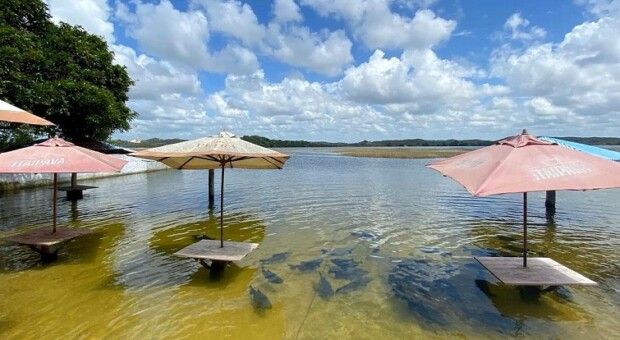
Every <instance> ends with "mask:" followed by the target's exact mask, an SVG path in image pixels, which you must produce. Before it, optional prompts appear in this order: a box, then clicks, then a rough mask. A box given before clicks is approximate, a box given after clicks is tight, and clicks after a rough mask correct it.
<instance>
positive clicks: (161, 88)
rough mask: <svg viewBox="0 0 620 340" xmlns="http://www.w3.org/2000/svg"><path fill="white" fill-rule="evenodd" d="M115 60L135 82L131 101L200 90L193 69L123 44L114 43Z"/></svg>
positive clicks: (194, 93)
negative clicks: (177, 65)
mask: <svg viewBox="0 0 620 340" xmlns="http://www.w3.org/2000/svg"><path fill="white" fill-rule="evenodd" d="M112 50H113V51H114V54H115V62H116V63H118V64H121V65H124V66H125V67H126V68H127V72H128V73H129V76H130V77H131V79H133V80H134V82H135V84H134V86H132V87H131V90H130V93H129V94H130V97H131V98H132V100H142V99H158V98H160V97H161V95H165V94H186V95H187V94H189V95H196V94H199V93H201V92H202V88H201V84H200V81H199V80H198V77H197V75H196V72H194V71H191V70H189V69H182V68H178V67H175V66H174V65H172V64H170V63H168V62H166V61H157V60H155V59H153V58H151V57H149V56H147V55H144V54H140V55H138V54H136V52H135V51H134V50H133V49H132V48H129V47H127V46H121V45H114V46H113V47H112Z"/></svg>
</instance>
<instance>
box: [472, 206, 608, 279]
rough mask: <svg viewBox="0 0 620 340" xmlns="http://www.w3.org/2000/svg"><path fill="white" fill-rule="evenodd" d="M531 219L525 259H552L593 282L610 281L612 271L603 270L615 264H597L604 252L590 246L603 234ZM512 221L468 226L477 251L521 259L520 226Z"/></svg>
mask: <svg viewBox="0 0 620 340" xmlns="http://www.w3.org/2000/svg"><path fill="white" fill-rule="evenodd" d="M533 220H534V222H532V223H530V224H529V225H528V256H530V257H549V258H552V259H553V260H555V261H557V262H559V263H561V264H563V265H565V266H567V267H569V268H571V269H572V270H575V271H577V272H578V273H580V274H582V275H585V276H586V277H590V278H592V279H595V280H596V279H607V278H613V271H606V270H603V269H605V268H608V267H609V266H612V267H613V266H617V264H614V263H611V264H609V263H607V264H604V263H601V262H600V260H599V259H601V258H605V257H606V256H605V250H604V249H602V248H599V247H596V246H593V239H601V240H604V238H605V236H604V235H592V234H588V233H587V232H585V231H571V230H563V228H564V227H565V226H558V225H557V223H556V220H555V219H554V218H550V217H549V216H546V218H545V219H543V218H542V217H539V218H533ZM513 222H514V223H510V222H501V223H498V222H497V221H495V222H494V221H476V222H475V223H472V224H471V235H472V237H473V239H474V240H475V241H474V242H473V244H474V245H475V246H477V247H479V248H481V249H493V250H495V251H496V252H497V253H498V254H497V255H498V256H509V257H510V256H515V257H521V256H523V226H522V225H520V224H519V223H518V221H513ZM595 241H596V240H595ZM497 255H496V256H497ZM617 268H618V269H620V267H617Z"/></svg>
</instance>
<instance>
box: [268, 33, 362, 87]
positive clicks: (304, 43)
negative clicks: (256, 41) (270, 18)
mask: <svg viewBox="0 0 620 340" xmlns="http://www.w3.org/2000/svg"><path fill="white" fill-rule="evenodd" d="M268 35H269V38H268V45H269V46H270V53H271V54H272V55H273V56H274V57H275V58H277V59H278V60H280V61H282V62H285V63H287V64H289V65H293V66H298V67H303V68H306V69H310V70H313V71H315V72H318V73H321V74H324V75H328V76H335V75H337V74H339V73H340V72H341V71H342V69H343V68H344V67H345V66H347V65H349V64H350V63H351V62H352V61H353V57H352V56H351V46H352V43H351V41H350V40H349V39H348V38H347V37H346V35H345V34H344V32H343V31H335V32H328V31H323V32H321V33H313V32H310V30H309V29H308V28H306V27H300V26H287V27H282V26H280V25H279V24H271V25H269V33H268Z"/></svg>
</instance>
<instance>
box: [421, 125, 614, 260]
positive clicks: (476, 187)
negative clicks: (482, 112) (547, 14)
mask: <svg viewBox="0 0 620 340" xmlns="http://www.w3.org/2000/svg"><path fill="white" fill-rule="evenodd" d="M427 166H428V167H429V168H431V169H435V170H437V171H439V172H440V173H441V174H443V175H444V176H448V177H450V178H452V179H454V180H455V181H457V182H459V183H460V184H461V185H463V186H464V187H465V189H467V191H469V192H470V193H471V194H472V195H474V196H490V195H497V194H508V193H519V192H522V193H523V266H524V267H527V193H528V192H530V191H547V190H593V189H608V188H618V187H620V163H618V162H613V161H610V160H606V159H603V158H600V157H596V156H592V155H590V154H587V153H584V152H580V151H575V150H572V149H568V148H565V147H562V146H559V145H557V144H556V143H552V142H546V141H542V140H540V139H538V138H536V137H534V136H532V135H530V134H528V133H527V131H525V130H523V133H522V134H521V135H518V136H513V137H508V138H506V139H504V140H501V141H499V142H497V143H495V144H494V145H491V146H487V147H484V148H481V149H478V150H474V151H470V152H467V153H464V154H461V155H458V156H454V157H451V158H447V159H444V160H440V161H437V162H433V163H431V164H428V165H427Z"/></svg>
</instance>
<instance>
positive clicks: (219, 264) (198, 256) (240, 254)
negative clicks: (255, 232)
mask: <svg viewBox="0 0 620 340" xmlns="http://www.w3.org/2000/svg"><path fill="white" fill-rule="evenodd" d="M257 247H258V243H246V242H232V241H224V247H223V248H222V247H220V241H219V240H201V241H198V242H196V243H194V244H192V245H189V246H187V247H185V248H183V249H181V250H179V251H178V252H176V253H174V255H175V256H180V257H186V258H191V259H194V260H196V261H198V262H200V264H201V265H202V266H203V267H205V268H207V269H214V267H216V268H224V267H225V266H226V265H227V264H228V263H230V262H233V261H239V260H241V259H243V258H244V257H246V256H247V255H248V254H249V253H251V252H252V251H253V250H254V249H256V248H257ZM207 261H210V262H211V263H210V264H209V263H207Z"/></svg>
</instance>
